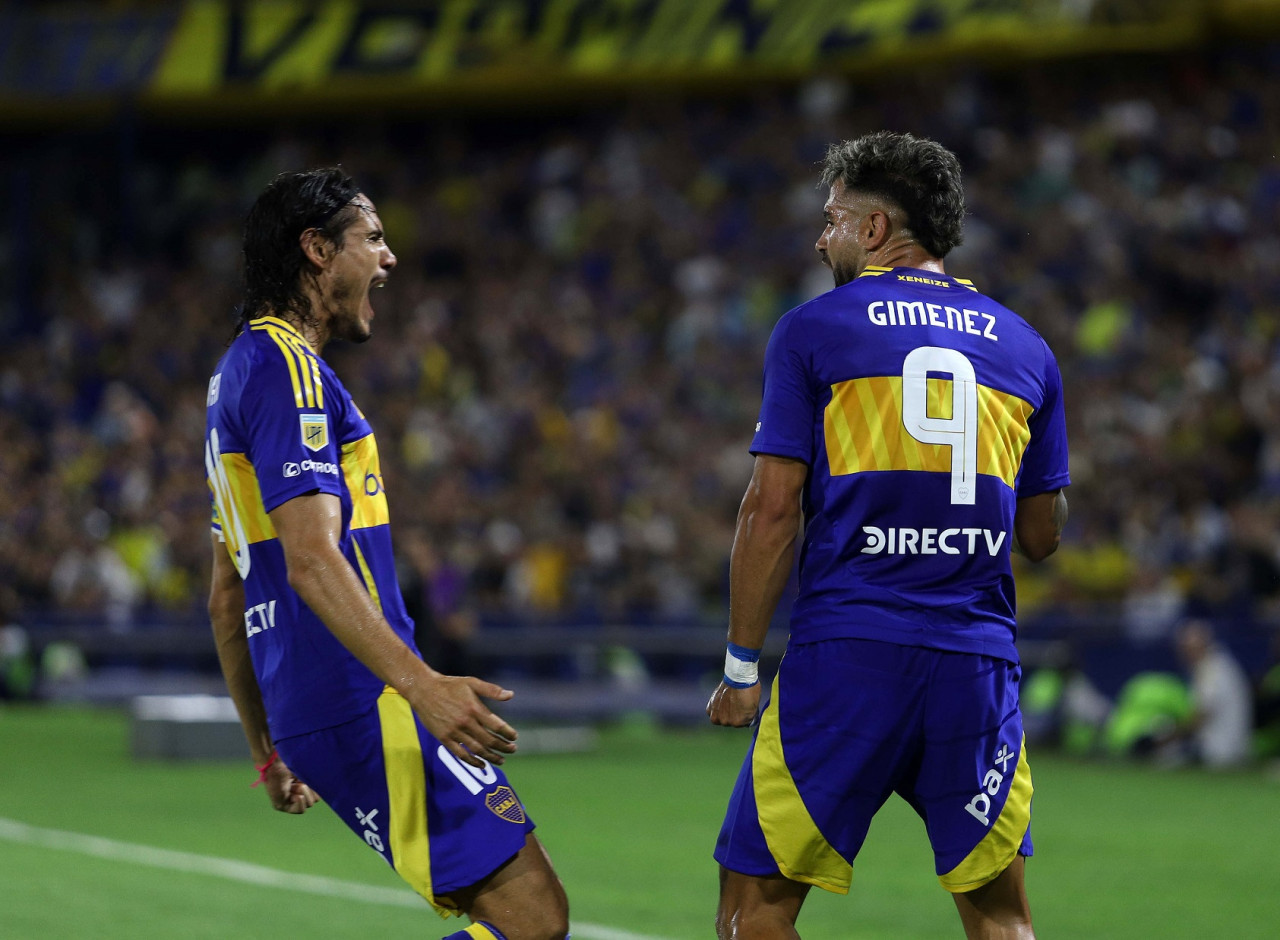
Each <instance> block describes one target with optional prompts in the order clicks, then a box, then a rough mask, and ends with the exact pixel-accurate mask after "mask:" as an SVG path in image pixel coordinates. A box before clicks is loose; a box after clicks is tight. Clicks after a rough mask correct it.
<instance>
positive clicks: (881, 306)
mask: <svg viewBox="0 0 1280 940" xmlns="http://www.w3.org/2000/svg"><path fill="white" fill-rule="evenodd" d="M867 319H868V320H870V321H871V322H872V323H874V324H875V325H876V326H937V327H941V328H942V329H945V330H954V331H955V332H957V333H968V334H969V335H970V336H981V337H982V338H983V339H989V340H992V341H994V342H997V343H998V342H1000V337H999V336H997V335H996V318H995V316H993V315H992V314H990V313H984V312H983V311H981V310H970V309H968V308H967V307H966V308H964V309H961V308H958V307H948V306H947V305H946V304H930V303H925V302H924V301H919V300H914V301H913V300H873V301H871V303H869V304H868V305H867Z"/></svg>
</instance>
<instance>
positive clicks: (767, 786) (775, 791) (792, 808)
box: [751, 676, 853, 894]
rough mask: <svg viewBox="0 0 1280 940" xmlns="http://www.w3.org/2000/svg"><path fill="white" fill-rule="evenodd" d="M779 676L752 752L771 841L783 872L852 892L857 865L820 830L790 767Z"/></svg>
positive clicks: (756, 785)
mask: <svg viewBox="0 0 1280 940" xmlns="http://www.w3.org/2000/svg"><path fill="white" fill-rule="evenodd" d="M779 701H780V699H779V693H778V679H777V677H776V676H775V677H774V680H773V694H772V696H771V697H770V701H769V706H768V708H766V709H765V710H764V714H763V715H761V716H760V733H759V734H758V735H757V736H756V744H755V748H754V749H753V751H752V754H751V780H752V785H753V786H754V788H755V796H756V811H757V813H758V815H759V819H760V829H761V831H762V832H764V840H765V843H766V844H767V845H768V846H769V852H770V854H771V855H773V860H774V861H775V862H777V864H778V870H779V871H781V872H782V874H784V875H786V876H787V877H788V878H790V879H791V880H792V881H799V882H802V883H803V884H810V885H816V886H817V887H819V888H823V889H824V890H827V891H834V892H835V893H837V894H848V893H849V883H850V882H851V881H852V880H853V865H852V864H851V863H850V862H849V861H847V860H846V859H845V858H844V856H842V855H841V854H840V853H839V852H837V851H836V850H835V848H834V847H833V846H832V845H831V843H830V842H828V841H827V839H826V836H824V835H823V834H822V832H821V831H820V830H819V829H818V825H817V823H815V822H814V821H813V817H812V816H810V815H809V810H808V809H807V808H806V807H805V805H804V797H802V796H801V795H800V791H799V789H798V788H797V787H796V782H795V779H794V778H793V777H792V776H791V771H790V770H789V769H787V759H786V754H785V742H784V741H783V740H782V727H781V724H780V722H779V720H778V708H779Z"/></svg>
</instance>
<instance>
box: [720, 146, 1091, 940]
mask: <svg viewBox="0 0 1280 940" xmlns="http://www.w3.org/2000/svg"><path fill="white" fill-rule="evenodd" d="M822 180H823V183H824V185H826V186H828V187H830V189H829V197H828V199H827V202H826V205H825V207H824V216H825V221H826V224H825V228H824V229H823V231H822V235H821V237H820V238H819V239H818V242H817V245H816V247H817V249H818V252H819V253H820V254H821V255H822V260H823V262H824V263H825V264H826V265H827V266H828V267H830V268H831V271H832V273H833V274H834V275H835V283H836V287H835V289H834V290H832V291H830V292H828V293H826V294H823V295H822V296H820V297H818V298H817V299H815V300H812V301H810V302H809V303H806V304H804V305H802V306H800V307H797V308H796V309H794V310H792V311H790V312H789V313H787V314H786V315H785V316H783V317H782V319H781V320H780V321H779V322H778V324H777V326H776V327H775V328H774V331H773V335H772V337H771V338H770V340H769V345H768V349H767V351H766V353H765V368H764V394H763V404H762V406H761V410H760V417H759V423H758V424H757V425H756V433H755V438H754V440H753V442H752V445H751V451H752V453H753V454H754V455H755V467H754V471H753V474H752V478H751V482H750V484H749V485H748V487H747V492H746V495H745V496H744V497H743V501H742V506H741V509H740V511H739V514H738V523H737V532H736V535H735V538H734V543H733V552H732V556H731V566H730V602H729V644H728V652H727V655H726V658H725V676H724V680H723V681H722V682H721V684H720V685H719V687H718V688H717V689H716V690H715V692H714V693H713V694H712V696H711V699H710V701H709V702H708V704H707V714H708V716H709V717H710V719H711V721H712V722H713V723H714V724H718V725H731V726H745V725H748V724H750V723H752V722H753V721H754V720H755V719H756V716H757V711H758V708H759V703H760V685H759V680H758V677H757V669H758V666H757V661H758V659H759V655H760V649H761V647H762V646H763V645H764V638H765V634H766V631H767V630H768V627H769V621H770V618H771V616H772V614H773V611H774V608H775V605H776V604H777V601H778V598H779V595H780V593H781V592H782V589H783V587H784V586H785V584H786V582H787V579H788V576H789V573H790V571H791V565H792V559H793V546H794V543H795V540H796V539H797V537H798V535H799V532H800V530H801V526H802V525H803V531H804V537H803V546H802V548H801V552H800V588H799V596H798V598H797V600H796V603H795V606H794V609H793V612H792V615H791V635H790V638H789V641H788V647H787V652H786V655H785V657H784V658H783V660H782V664H781V666H780V667H779V670H778V675H777V677H776V679H775V681H774V684H773V690H772V695H771V699H770V701H769V704H768V707H767V708H766V709H765V710H764V712H763V714H761V715H760V719H759V724H758V728H757V730H756V734H755V738H754V740H753V742H752V746H751V750H750V752H749V753H748V755H747V758H746V760H745V762H744V764H743V767H742V771H741V773H740V774H739V776H738V781H737V785H736V786H735V788H734V791H733V794H732V797H731V798H730V802H729V809H728V813H727V816H726V818H725V822H724V826H723V828H722V830H721V833H720V838H719V841H718V844H717V846H716V852H715V857H716V860H717V861H718V862H719V863H720V866H721V872H720V876H721V878H720V904H719V910H718V912H717V918H716V927H717V931H718V933H719V936H720V937H721V938H730V937H732V938H739V940H745V938H763V937H768V938H773V937H796V936H798V934H797V932H796V928H795V921H796V916H797V915H798V914H799V911H800V907H801V905H802V904H803V902H804V899H805V896H806V894H807V893H808V891H809V889H810V887H811V886H813V885H817V886H818V887H820V888H824V889H826V890H828V891H834V892H837V893H841V894H843V893H846V892H847V891H848V889H849V883H850V879H851V874H852V863H853V859H854V857H855V856H856V855H857V854H858V850H859V848H860V847H861V846H862V842H863V839H864V838H865V837H866V832H867V827H868V826H869V824H870V822H871V818H872V816H873V815H874V814H875V813H876V811H877V810H878V809H879V808H880V807H881V806H882V805H883V804H884V802H885V800H886V799H888V797H889V795H890V794H891V793H894V792H897V793H898V794H900V795H901V796H902V797H903V798H904V799H905V800H906V801H907V802H908V803H910V804H911V806H912V807H913V808H914V809H915V810H916V812H917V813H919V814H920V816H921V817H922V818H923V819H924V823H925V829H926V831H927V832H928V836H929V840H930V842H931V843H932V846H933V853H934V860H935V863H936V870H937V875H938V880H939V881H940V882H941V883H942V887H944V888H945V889H946V890H947V891H949V892H951V893H952V895H953V897H954V899H955V903H956V907H957V908H958V909H959V913H960V919H961V921H962V923H963V925H964V930H965V933H966V934H967V935H968V936H969V937H1030V936H1032V928H1031V914H1030V909H1029V906H1028V903H1027V898H1026V892H1025V889H1024V883H1023V856H1026V855H1030V854H1031V831H1030V823H1031V774H1030V771H1029V770H1028V766H1027V758H1026V754H1025V751H1024V747H1023V734H1022V718H1021V715H1020V713H1019V710H1018V681H1019V678H1020V675H1021V672H1020V669H1019V666H1018V651H1017V648H1016V646H1015V634H1016V627H1015V622H1014V597H1013V593H1014V585H1013V576H1012V572H1011V570H1010V562H1009V552H1010V549H1011V548H1013V549H1016V550H1021V552H1022V553H1023V554H1025V555H1026V556H1027V557H1028V558H1030V559H1032V560H1037V561H1038V560H1040V559H1043V558H1045V557H1046V556H1048V555H1049V554H1051V553H1052V552H1053V551H1054V550H1055V549H1056V548H1057V545H1058V539H1059V537H1060V534H1061V531H1062V526H1063V524H1064V522H1065V521H1066V512H1067V506H1066V498H1065V496H1064V495H1063V493H1062V488H1063V487H1064V486H1066V485H1067V484H1068V483H1069V482H1070V481H1069V478H1068V473H1067V442H1066V432H1065V420H1064V416H1063V403H1062V380H1061V376H1060V374H1059V372H1058V366H1057V362H1056V361H1055V359H1054V357H1053V354H1052V353H1051V352H1050V350H1049V348H1048V346H1047V345H1046V344H1045V342H1044V340H1042V339H1041V338H1040V336H1039V335H1038V334H1037V333H1036V332H1035V330H1033V329H1032V328H1031V327H1030V326H1028V325H1027V323H1026V322H1025V321H1024V320H1022V319H1021V318H1020V317H1018V316H1017V315H1016V314H1014V313H1013V312H1012V311H1010V310H1007V309H1005V308H1004V307H1002V306H1000V305H999V304H998V303H996V302H995V301H993V300H991V299H989V298H987V297H984V296H983V295H982V294H980V293H978V292H977V291H976V290H975V289H974V287H973V286H972V285H971V284H970V283H969V282H968V281H965V280H962V279H960V278H956V277H952V276H950V275H948V274H946V273H945V272H944V270H943V260H942V259H943V258H944V257H945V256H946V254H947V253H948V252H949V251H950V250H951V249H952V248H953V247H955V246H956V245H957V244H959V242H960V238H961V229H962V223H963V217H964V193H963V189H962V186H961V180H960V166H959V163H958V161H957V160H956V158H955V156H954V155H953V154H952V153H950V152H949V151H948V150H946V149H945V148H943V147H942V146H940V145H939V144H937V143H935V142H933V141H929V140H921V139H918V138H915V137H912V136H911V135H909V134H893V133H888V132H879V133H874V134H869V135H867V136H865V137H861V138H858V139H856V140H852V141H846V142H844V143H841V144H837V145H833V146H832V147H831V148H830V149H829V150H828V152H827V157H826V161H825V164H824V167H823V174H822Z"/></svg>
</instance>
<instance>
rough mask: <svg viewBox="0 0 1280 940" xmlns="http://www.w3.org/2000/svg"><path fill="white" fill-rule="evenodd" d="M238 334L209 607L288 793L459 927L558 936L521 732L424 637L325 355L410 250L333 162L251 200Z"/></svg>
mask: <svg viewBox="0 0 1280 940" xmlns="http://www.w3.org/2000/svg"><path fill="white" fill-rule="evenodd" d="M244 256H245V279H246V282H247V293H246V299H245V303H244V308H243V313H242V315H241V323H240V330H239V333H238V335H237V336H236V338H235V339H234V341H233V342H232V343H231V346H230V348H229V349H228V351H227V353H226V355H225V356H223V357H222V360H221V361H220V362H219V363H218V366H217V369H216V371H215V372H214V374H213V378H212V380H211V381H210V383H209V394H208V425H207V432H206V433H207V437H206V441H205V467H206V471H207V473H208V480H209V487H210V490H211V491H212V496H213V503H214V540H213V584H212V589H211V591H210V598H209V613H210V617H211V619H212V621H213V630H214V634H215V637H216V639H217V645H218V655H219V659H220V661H221V664H222V670H223V673H224V675H225V677H226V681H227V687H228V689H229V690H230V692H231V697H232V698H233V699H234V701H235V704H236V708H237V710H238V711H239V714H240V720H241V723H242V724H243V726H244V730H245V734H246V736H247V737H248V739H249V746H250V751H251V753H252V755H253V758H254V762H255V764H256V765H257V767H258V771H259V775H260V782H261V783H264V784H265V785H266V790H267V794H268V795H269V796H270V798H271V802H272V804H273V805H274V806H275V808H276V809H278V810H281V811H283V812H286V813H302V812H304V811H305V810H307V809H308V808H309V807H311V806H312V805H314V804H315V803H316V801H317V799H323V800H324V801H325V802H326V803H328V804H329V806H330V808H331V809H332V810H333V811H334V812H335V813H337V814H338V816H340V817H341V818H342V820H343V822H345V823H346V824H347V825H348V826H350V827H351V829H352V830H353V831H354V832H355V833H356V835H358V836H359V837H360V838H361V840H363V841H364V842H365V843H366V844H367V845H369V846H370V847H371V848H373V849H374V850H375V851H376V852H378V853H379V854H380V855H381V856H382V857H383V858H384V859H385V860H386V861H387V862H388V863H389V864H390V865H392V866H393V867H394V868H395V870H396V871H397V872H398V873H399V874H400V875H401V877H403V878H404V879H405V881H407V882H408V883H409V884H410V886H412V887H413V889H414V890H415V891H417V892H418V893H419V894H420V895H422V896H423V897H424V898H426V900H427V901H428V902H430V904H431V905H432V906H433V907H434V908H435V909H436V911H437V912H439V913H440V914H441V916H449V915H451V914H459V915H461V914H466V915H468V916H469V917H470V918H471V919H472V921H473V923H472V925H471V926H470V927H469V928H468V929H466V930H464V931H462V932H460V933H453V934H450V937H451V938H463V937H470V938H481V940H494V938H497V940H503V938H506V940H525V938H528V940H535V938H537V940H563V938H564V937H565V935H566V933H567V931H568V902H567V900H566V898H565V894H564V889H563V888H562V887H561V884H560V881H559V879H558V878H557V877H556V875H555V872H554V871H553V870H552V868H551V863H550V860H549V859H548V857H547V855H546V853H545V851H544V850H543V848H542V846H541V845H540V844H539V842H538V840H537V839H536V838H535V837H534V835H533V822H532V821H531V820H530V819H529V818H528V816H527V814H526V813H525V810H524V806H523V805H522V804H521V802H520V800H519V798H518V797H517V796H516V795H515V793H514V792H513V791H512V789H511V787H510V786H509V785H508V783H507V780H506V778H505V777H504V775H503V773H502V771H501V770H499V769H498V766H497V765H499V764H501V763H502V762H503V760H504V759H505V757H506V755H508V754H511V753H513V752H514V751H515V749H516V743H515V739H516V733H515V731H514V730H513V729H512V728H511V726H510V725H508V724H507V723H506V722H505V721H503V720H502V718H500V717H499V716H497V715H495V714H494V713H493V712H492V711H491V710H490V709H489V707H488V706H487V705H486V704H485V703H484V701H483V699H486V698H487V699H493V700H497V701H505V700H507V699H509V698H511V695H512V693H511V692H509V691H507V690H505V689H502V688H501V687H499V686H497V685H494V684H492V683H489V682H483V681H481V680H480V679H476V678H473V677H459V676H447V675H442V674H440V673H438V672H436V671H435V670H434V669H432V668H431V667H430V666H428V665H427V664H426V663H425V662H423V660H422V658H421V657H420V656H419V654H418V652H417V650H416V648H415V647H414V645H413V623H412V622H411V621H410V620H409V618H408V616H407V615H406V614H405V610H404V603H403V600H402V598H401V595H400V591H399V588H398V586H397V583H396V576H395V568H394V565H393V560H392V553H391V536H390V531H389V525H388V514H387V494H386V491H385V488H384V486H383V480H382V473H381V470H380V467H379V462H378V448H377V445H376V444H375V442H374V437H373V431H372V429H371V428H370V426H369V423H368V421H366V420H365V417H364V415H363V414H362V413H361V411H360V409H359V408H358V407H357V406H356V404H355V402H354V401H352V399H351V396H350V395H349V394H348V393H347V390H346V389H345V388H344V387H343V385H342V383H341V382H340V381H339V380H338V377H337V376H336V375H335V374H334V373H333V371H332V370H331V369H330V368H329V366H328V365H327V364H326V363H325V361H324V360H323V359H321V358H320V353H321V351H322V350H323V349H324V346H325V344H326V343H327V342H328V341H329V340H331V339H342V340H347V341H349V342H356V343H361V342H364V341H365V340H367V339H369V336H370V332H371V323H372V320H373V318H374V311H373V307H372V305H371V302H370V295H371V294H372V292H373V290H374V289H375V288H378V287H381V286H382V285H383V284H384V283H385V281H386V280H387V277H388V275H390V273H391V269H392V268H393V267H395V263H396V258H395V255H393V254H392V252H391V249H390V247H388V245H387V242H386V239H385V237H384V235H383V231H382V223H381V222H380V220H379V219H378V213H377V211H376V210H375V209H374V206H373V203H371V202H370V201H369V198H368V197H367V196H365V195H364V194H363V193H361V192H360V191H359V189H358V187H357V186H356V185H355V183H354V182H353V181H352V180H351V178H350V177H348V176H347V175H346V174H345V173H343V172H342V171H341V170H339V169H336V168H331V169H323V170H314V171H311V172H307V173H286V174H283V175H281V176H279V177H277V178H276V179H275V180H273V181H272V182H271V183H270V185H268V186H267V188H266V190H265V191H264V192H263V193H262V194H261V195H260V196H259V198H258V200H257V201H256V203H255V204H254V206H253V208H252V209H251V210H250V212H249V215H248V218H247V220H246V223H245V235H244Z"/></svg>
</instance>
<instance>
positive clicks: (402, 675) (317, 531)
mask: <svg viewBox="0 0 1280 940" xmlns="http://www.w3.org/2000/svg"><path fill="white" fill-rule="evenodd" d="M270 516H271V523H272V525H273V526H274V527H275V530H276V535H277V536H278V537H279V539H280V544H281V546H282V547H283V549H284V557H285V564H286V566H287V567H288V572H289V584H290V586H291V587H292V588H293V589H294V590H295V591H297V592H298V595H299V596H300V597H301V598H302V600H303V601H304V602H306V604H307V606H308V607H310V608H311V609H312V611H314V612H315V614H316V616H318V617H319V618H320V619H321V620H322V621H324V624H325V626H327V627H328V628H329V629H330V630H331V631H333V634H334V636H336V637H337V638H338V640H339V641H340V642H341V643H342V645H343V646H345V647H346V648H347V649H348V650H350V651H351V653H352V655H354V656H355V657H356V658H357V659H358V660H360V662H362V663H364V664H365V665H366V666H368V667H369V669H370V671H371V672H373V674H374V675H375V676H377V677H378V678H379V679H381V680H382V681H383V682H385V683H387V685H389V686H391V687H392V688H393V689H395V690H396V691H397V692H399V693H400V694H401V695H403V696H404V697H405V698H406V699H407V700H408V702H409V704H410V705H411V706H412V707H413V710H414V711H415V712H416V713H417V715H418V717H419V718H420V719H421V720H422V723H423V724H424V725H425V726H426V728H427V730H428V731H430V732H431V733H432V734H433V735H435V737H436V738H437V739H439V741H440V743H441V744H443V745H444V746H445V747H446V748H447V749H448V750H449V752H450V753H451V754H453V755H454V756H455V757H457V758H458V759H459V760H461V761H464V762H466V763H468V764H471V765H472V766H473V767H478V766H480V759H481V758H483V759H484V760H487V761H489V762H491V763H494V764H501V763H502V762H503V761H504V760H505V759H506V755H507V754H511V753H514V752H515V749H516V745H515V739H516V732H515V729H513V728H512V727H511V726H510V725H509V724H507V723H506V722H505V721H503V720H502V718H500V717H499V716H497V715H495V714H494V713H493V712H492V711H491V710H490V709H489V708H488V706H486V705H485V704H484V702H483V701H481V699H482V698H488V699H493V700H495V701H501V702H505V701H506V700H507V699H509V698H511V696H512V693H511V692H510V691H508V690H506V689H504V688H502V687H501V686H497V685H494V684H493V683H492V682H485V681H483V680H482V679H477V678H475V677H474V676H446V675H442V674H441V673H439V672H436V671H435V670H434V669H432V668H431V667H430V666H428V665H427V664H426V663H424V662H423V661H422V660H421V659H420V658H419V657H418V656H417V654H416V653H414V651H413V650H412V649H410V648H409V647H408V646H407V645H406V644H405V643H404V642H403V641H402V640H401V639H400V637H398V636H397V635H396V633H395V631H394V630H392V629H391V625H390V624H388V623H387V621H386V619H385V618H384V617H383V616H382V611H381V610H379V609H378V606H377V605H376V604H375V603H374V601H373V598H372V597H370V596H369V592H368V591H367V590H366V589H365V586H364V584H363V583H361V581H360V579H359V577H358V576H357V575H356V572H355V570H354V569H353V568H352V567H351V564H350V563H349V562H348V561H347V559H346V557H345V556H343V554H342V552H341V550H339V548H338V541H339V536H340V533H341V531H342V506H341V504H340V503H339V501H338V497H336V496H332V495H330V494H328V493H311V494H308V495H305V496H298V497H295V498H293V499H291V500H289V501H288V502H286V503H283V504H282V505H280V506H277V507H276V508H275V509H273V510H272V511H271V513H270Z"/></svg>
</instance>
